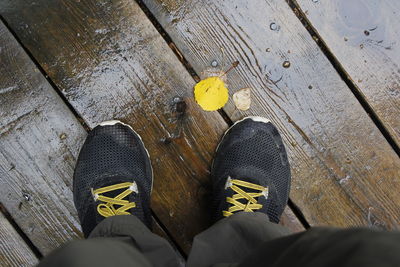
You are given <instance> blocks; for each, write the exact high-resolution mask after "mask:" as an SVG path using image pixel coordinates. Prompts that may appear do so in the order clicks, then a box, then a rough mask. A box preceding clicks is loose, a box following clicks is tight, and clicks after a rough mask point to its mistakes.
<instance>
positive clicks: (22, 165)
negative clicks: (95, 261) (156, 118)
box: [0, 23, 173, 264]
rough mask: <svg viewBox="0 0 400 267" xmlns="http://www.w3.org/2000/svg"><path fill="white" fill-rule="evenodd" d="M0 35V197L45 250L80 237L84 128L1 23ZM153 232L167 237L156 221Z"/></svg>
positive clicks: (1, 238) (5, 239)
mask: <svg viewBox="0 0 400 267" xmlns="http://www.w3.org/2000/svg"><path fill="white" fill-rule="evenodd" d="M0 36H1V38H0V44H1V48H2V49H1V51H0V59H1V62H2V65H1V67H0V70H1V73H2V74H3V75H2V77H0V88H1V90H0V95H1V98H0V106H1V109H0V115H1V118H2V121H1V124H0V144H1V148H0V159H1V161H0V174H1V177H2V179H1V189H0V192H1V198H0V201H1V203H2V204H4V205H5V206H6V208H7V209H8V210H9V212H10V213H11V214H12V216H13V217H15V218H16V221H17V223H18V224H19V226H20V227H21V228H22V230H24V232H25V233H26V234H27V236H28V237H29V238H30V239H31V240H32V242H33V243H34V244H35V245H36V246H37V247H38V248H39V250H40V251H41V252H42V253H43V254H47V253H49V252H50V251H52V250H53V249H55V248H57V247H59V246H61V245H62V244H63V243H65V242H66V241H68V240H72V239H76V238H80V237H81V236H82V234H81V232H80V225H79V221H78V220H77V215H76V211H75V207H74V204H73V203H72V192H71V189H72V173H73V168H74V166H75V160H76V156H77V153H78V152H79V149H80V146H81V144H82V143H83V140H84V138H85V137H86V132H85V130H84V129H83V128H82V126H81V125H80V124H79V123H78V121H77V120H76V119H75V117H74V115H73V114H72V113H71V112H70V111H69V110H68V108H67V107H66V106H65V104H64V103H63V101H62V100H61V99H60V97H58V95H57V94H56V93H55V91H54V89H53V88H52V87H51V86H50V85H49V84H48V82H47V81H46V79H45V77H43V75H42V74H41V73H40V72H39V70H38V69H37V68H36V67H35V65H34V64H33V63H32V62H31V60H30V59H29V57H28V56H27V55H26V53H25V52H24V51H23V50H22V48H21V47H20V45H19V44H18V43H17V41H16V40H15V39H14V37H13V36H12V35H11V33H10V32H9V31H8V30H7V29H6V28H5V26H4V24H2V23H0ZM153 230H154V232H155V233H157V234H159V235H161V236H162V237H164V238H166V239H167V240H169V236H168V235H167V234H166V233H165V232H164V231H163V230H162V228H161V227H160V225H159V224H158V223H156V222H155V221H154V223H153ZM3 237H4V238H3ZM8 241H9V240H8V239H7V235H6V234H4V236H0V244H2V243H3V242H8ZM169 241H170V240H169ZM171 244H172V243H171ZM14 245H16V244H14ZM172 245H173V244H172ZM3 246H4V247H5V246H10V247H11V246H13V245H12V244H8V245H7V244H4V245H3ZM21 249H23V247H22V248H21ZM9 253H11V254H10V256H12V255H14V254H13V253H18V250H17V251H10V252H9ZM11 262H12V259H11V258H10V264H11ZM14 263H15V264H18V263H19V261H18V259H15V261H14Z"/></svg>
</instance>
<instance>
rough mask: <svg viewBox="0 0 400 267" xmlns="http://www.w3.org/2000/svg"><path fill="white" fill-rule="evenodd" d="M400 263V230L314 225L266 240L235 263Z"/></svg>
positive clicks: (274, 266) (373, 265) (275, 265)
mask: <svg viewBox="0 0 400 267" xmlns="http://www.w3.org/2000/svg"><path fill="white" fill-rule="evenodd" d="M267 265H268V266H271V267H278V266H280V267H289V266H290V267H292V266H308V267H317V266H318V267H320V266H328V267H329V266H332V267H337V266H344V267H347V266H348V267H350V266H351V267H357V266H362V267H369V266H371V267H376V266H379V267H389V266H393V267H394V266H400V232H385V231H378V230H371V229H364V228H353V229H346V230H339V229H334V228H312V229H310V230H308V231H305V232H303V233H299V234H295V235H291V236H287V237H283V238H278V239H275V240H271V241H269V242H266V243H264V244H263V245H261V246H260V247H259V248H257V249H256V250H254V251H253V253H251V254H249V255H248V256H247V257H246V258H245V259H244V260H243V261H242V262H241V264H240V265H235V266H267Z"/></svg>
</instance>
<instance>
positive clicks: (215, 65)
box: [211, 59, 218, 68]
mask: <svg viewBox="0 0 400 267" xmlns="http://www.w3.org/2000/svg"><path fill="white" fill-rule="evenodd" d="M211 67H214V68H215V67H218V62H217V61H216V60H215V59H214V60H213V61H211Z"/></svg>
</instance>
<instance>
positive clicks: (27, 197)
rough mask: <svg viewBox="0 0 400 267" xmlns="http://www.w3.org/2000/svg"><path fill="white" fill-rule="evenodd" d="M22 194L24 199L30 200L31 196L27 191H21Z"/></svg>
mask: <svg viewBox="0 0 400 267" xmlns="http://www.w3.org/2000/svg"><path fill="white" fill-rule="evenodd" d="M22 196H23V197H24V198H25V200H26V201H29V200H31V196H30V195H29V194H28V193H22Z"/></svg>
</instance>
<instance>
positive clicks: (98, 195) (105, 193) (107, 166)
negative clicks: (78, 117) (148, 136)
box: [73, 120, 153, 237]
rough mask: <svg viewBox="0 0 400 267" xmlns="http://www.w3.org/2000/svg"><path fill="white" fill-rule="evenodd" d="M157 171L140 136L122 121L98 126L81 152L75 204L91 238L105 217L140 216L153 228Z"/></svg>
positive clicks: (85, 232)
mask: <svg viewBox="0 0 400 267" xmlns="http://www.w3.org/2000/svg"><path fill="white" fill-rule="evenodd" d="M152 185H153V171H152V168H151V163H150V157H149V155H148V152H147V150H146V148H145V147H144V144H143V142H142V139H141V138H140V136H139V135H138V134H137V133H136V132H135V131H134V130H133V129H132V128H131V127H130V126H128V125H126V124H124V123H122V122H120V121H115V120H114V121H107V122H103V123H101V124H100V125H99V126H97V127H95V128H94V129H93V130H92V131H91V132H90V133H89V134H88V136H87V138H86V141H85V143H84V145H83V147H82V149H81V151H80V154H79V157H78V161H77V164H76V168H75V173H74V185H73V192H74V202H75V207H76V209H77V211H78V216H79V219H80V221H81V225H82V230H83V233H84V235H85V236H86V237H87V236H88V235H89V234H90V232H91V231H92V230H93V228H94V227H95V226H96V225H97V224H98V223H100V222H101V221H102V220H103V219H104V218H105V217H109V216H113V215H129V214H133V215H135V216H137V217H138V218H139V219H140V220H141V221H142V222H143V223H144V224H146V225H147V226H148V227H150V226H151V213H150V193H151V189H152Z"/></svg>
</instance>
